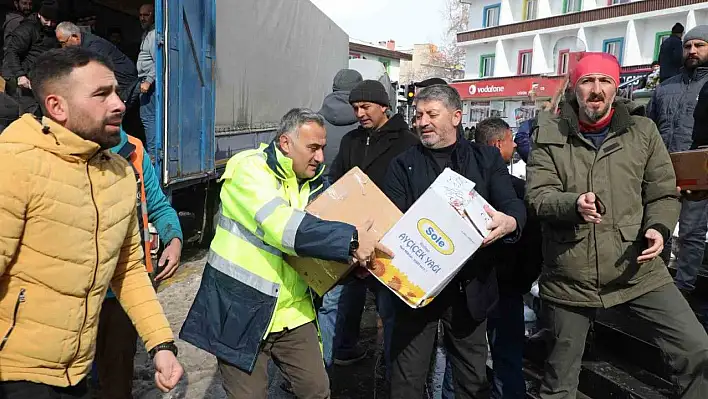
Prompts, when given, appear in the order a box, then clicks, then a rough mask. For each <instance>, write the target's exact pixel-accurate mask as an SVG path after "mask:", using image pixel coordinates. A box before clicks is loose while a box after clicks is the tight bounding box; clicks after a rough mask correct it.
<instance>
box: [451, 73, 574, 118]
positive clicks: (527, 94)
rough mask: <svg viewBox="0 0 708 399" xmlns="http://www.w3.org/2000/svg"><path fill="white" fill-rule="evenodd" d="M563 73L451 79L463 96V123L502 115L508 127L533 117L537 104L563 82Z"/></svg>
mask: <svg viewBox="0 0 708 399" xmlns="http://www.w3.org/2000/svg"><path fill="white" fill-rule="evenodd" d="M563 79H564V77H562V76H550V77H549V76H539V75H536V76H512V77H508V78H495V79H480V80H470V81H464V82H455V83H451V86H452V87H454V88H455V89H457V91H458V92H459V93H460V96H461V97H462V103H463V126H465V127H472V126H475V125H476V124H477V122H479V121H481V120H482V119H485V118H488V117H492V116H496V117H501V118H504V119H505V120H506V121H507V122H508V123H509V125H510V126H511V127H517V126H518V124H519V123H521V122H522V121H524V120H526V119H529V118H531V117H533V115H534V112H535V110H536V105H537V104H538V103H539V102H542V101H547V100H549V99H550V98H551V97H553V95H554V94H555V93H556V91H557V90H558V89H559V88H560V86H561V85H562V84H563Z"/></svg>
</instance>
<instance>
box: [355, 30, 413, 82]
mask: <svg viewBox="0 0 708 399" xmlns="http://www.w3.org/2000/svg"><path fill="white" fill-rule="evenodd" d="M349 59H365V60H376V61H379V62H381V63H382V64H383V66H384V67H385V68H386V72H388V76H389V77H390V79H391V82H398V81H400V76H401V62H402V61H412V60H413V56H412V55H411V54H408V53H404V52H401V51H396V42H395V41H393V40H389V41H387V42H380V43H379V44H378V45H374V44H372V43H366V42H361V41H356V40H353V39H350V41H349Z"/></svg>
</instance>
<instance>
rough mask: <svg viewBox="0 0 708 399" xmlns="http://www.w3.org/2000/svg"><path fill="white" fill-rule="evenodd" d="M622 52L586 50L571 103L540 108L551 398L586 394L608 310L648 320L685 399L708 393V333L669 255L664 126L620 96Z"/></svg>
mask: <svg viewBox="0 0 708 399" xmlns="http://www.w3.org/2000/svg"><path fill="white" fill-rule="evenodd" d="M619 69H620V67H619V64H618V62H617V59H616V58H614V57H613V56H611V55H609V54H604V53H586V54H585V55H584V57H583V58H582V59H581V60H580V61H579V62H578V64H577V66H576V67H575V68H574V70H573V71H571V74H570V82H569V84H570V85H571V90H570V91H569V93H568V95H567V97H566V99H565V101H564V102H563V103H562V106H561V109H560V112H559V113H558V114H557V115H556V114H551V113H548V112H541V113H540V114H539V118H538V126H539V129H538V133H537V134H536V136H535V137H534V143H533V147H532V149H531V154H530V157H529V162H528V165H527V179H528V180H527V192H526V197H527V200H528V202H529V204H530V205H531V207H532V208H533V210H534V211H535V213H537V215H538V218H539V219H540V221H541V223H542V229H543V240H544V245H543V252H544V253H543V258H544V266H543V271H542V274H541V278H540V280H539V287H540V293H541V297H542V298H543V300H544V307H545V310H544V311H545V315H546V316H547V320H548V322H549V323H548V325H549V328H550V329H551V332H552V334H550V335H551V336H552V337H554V340H553V345H552V349H551V353H550V355H549V358H548V360H547V362H546V367H545V370H546V373H545V376H544V378H543V383H542V386H541V398H543V399H561V398H563V399H566V398H567V399H572V398H575V397H576V394H577V387H578V376H579V372H580V364H581V359H582V355H583V350H584V347H585V338H586V337H587V332H588V329H589V327H590V322H591V321H592V320H593V319H594V317H595V315H596V313H597V311H598V309H601V308H617V309H618V310H620V311H623V312H624V313H625V314H626V315H627V317H628V318H632V320H634V319H636V320H637V321H636V323H641V326H642V331H647V332H648V334H647V339H650V340H652V341H653V343H654V344H656V345H657V346H658V347H659V348H660V349H661V351H662V352H663V354H664V357H665V359H666V360H667V362H668V366H669V368H670V369H671V371H672V374H673V377H674V378H673V379H672V380H673V381H674V382H676V384H677V387H678V389H679V390H680V395H679V397H681V398H684V399H693V398H695V399H698V398H705V397H706V395H708V380H707V379H706V378H707V377H706V376H707V375H708V335H706V332H705V330H704V329H703V327H702V326H701V325H700V323H699V322H698V320H697V319H696V316H695V314H694V313H693V312H692V311H691V308H690V307H689V306H688V303H687V302H686V300H685V299H684V298H683V296H682V295H681V293H680V292H679V290H678V288H676V285H674V283H673V280H672V279H671V275H670V274H669V272H668V270H667V268H666V266H665V265H664V262H663V261H662V260H661V258H660V256H659V255H660V254H661V251H662V249H663V246H664V243H665V242H666V240H667V238H668V237H669V235H670V234H671V232H672V231H673V229H674V227H675V225H676V222H677V219H678V214H679V209H680V206H679V202H678V198H677V193H676V187H675V186H676V177H675V175H674V172H673V168H672V166H671V160H670V158H669V154H668V151H667V150H666V147H665V146H664V144H663V141H662V139H661V136H660V135H659V132H658V130H657V128H656V125H655V124H654V123H653V122H652V121H651V120H650V119H648V118H645V117H643V116H639V115H637V114H638V112H637V110H638V109H637V108H636V107H634V106H633V105H632V104H631V103H628V102H626V101H623V100H621V99H619V98H616V93H617V83H618V82H619Z"/></svg>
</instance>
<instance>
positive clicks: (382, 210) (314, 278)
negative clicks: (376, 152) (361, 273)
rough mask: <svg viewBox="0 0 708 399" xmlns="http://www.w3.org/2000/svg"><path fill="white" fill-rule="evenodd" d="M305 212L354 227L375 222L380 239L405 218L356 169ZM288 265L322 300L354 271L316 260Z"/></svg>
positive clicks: (291, 261)
mask: <svg viewBox="0 0 708 399" xmlns="http://www.w3.org/2000/svg"><path fill="white" fill-rule="evenodd" d="M305 211H306V212H308V213H309V214H311V215H314V216H317V217H319V218H321V219H325V220H333V221H338V222H344V223H349V224H352V225H358V224H362V223H364V222H366V221H367V220H368V219H372V220H373V221H374V225H373V226H372V227H371V229H372V230H373V231H374V232H375V234H376V238H377V239H381V237H383V235H384V234H385V233H386V232H387V231H388V230H389V229H391V227H393V225H394V224H395V223H396V222H397V221H398V220H399V219H400V218H401V216H402V215H403V214H402V213H401V211H400V210H399V209H398V208H397V207H396V205H394V204H393V202H391V200H389V199H388V197H386V195H385V194H384V193H383V192H382V191H381V190H380V189H379V188H378V187H377V186H376V184H374V182H373V181H371V179H369V177H368V176H367V175H366V174H364V172H362V171H361V169H359V168H356V167H355V168H354V169H352V170H350V171H349V172H347V173H346V174H345V175H344V176H342V178H341V179H339V180H337V181H336V182H335V183H334V184H333V185H332V186H330V187H329V188H328V189H327V190H325V192H323V193H322V194H320V195H319V196H318V197H317V198H316V199H315V200H314V201H312V202H311V203H310V204H309V205H308V206H307V207H306V208H305ZM285 261H286V262H287V263H288V264H289V265H290V266H291V267H292V268H293V269H295V270H296V271H297V272H298V273H299V274H300V276H301V277H302V278H303V280H305V282H306V283H307V284H308V285H309V286H310V287H311V288H312V289H313V290H314V291H315V292H316V293H317V294H318V295H320V296H322V295H324V294H325V293H326V292H327V291H329V290H330V289H331V288H332V287H334V285H335V284H337V282H339V281H340V280H341V279H342V278H344V277H345V276H346V275H347V274H348V273H349V272H350V271H351V269H352V266H351V265H349V264H345V263H338V262H330V261H326V260H321V259H314V258H300V257H294V256H286V257H285Z"/></svg>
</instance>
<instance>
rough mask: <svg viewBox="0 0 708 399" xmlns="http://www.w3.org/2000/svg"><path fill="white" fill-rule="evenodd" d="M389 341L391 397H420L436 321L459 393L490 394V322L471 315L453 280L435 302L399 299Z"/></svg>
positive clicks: (465, 395)
mask: <svg viewBox="0 0 708 399" xmlns="http://www.w3.org/2000/svg"><path fill="white" fill-rule="evenodd" d="M396 306H397V307H396V317H395V322H394V328H393V337H392V340H391V357H392V367H391V398H392V399H418V398H421V397H423V393H424V386H425V381H426V377H427V375H428V369H429V367H430V362H431V357H432V355H433V350H434V347H435V339H436V334H437V328H438V322H439V321H442V325H443V341H444V343H445V348H446V350H447V356H448V359H449V360H450V365H451V368H452V380H453V386H454V391H455V398H457V399H467V398H488V397H489V384H488V382H487V371H486V361H487V328H486V324H487V323H486V321H481V322H480V321H478V320H475V319H473V318H472V316H471V315H470V312H469V310H468V308H467V297H466V296H465V294H464V293H463V292H460V289H459V287H458V285H457V284H455V283H452V284H451V285H450V286H448V288H446V289H445V290H444V291H443V292H442V293H441V294H440V295H439V296H438V297H437V298H436V299H435V300H433V302H432V303H430V304H429V305H428V306H426V307H423V308H421V309H411V308H409V307H408V306H407V305H406V304H404V303H403V301H400V300H399V301H397V302H396Z"/></svg>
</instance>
